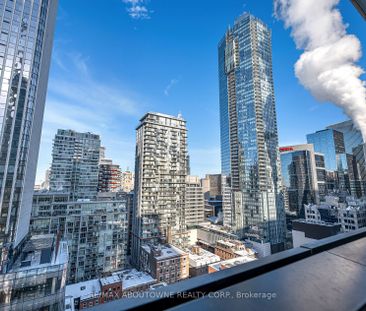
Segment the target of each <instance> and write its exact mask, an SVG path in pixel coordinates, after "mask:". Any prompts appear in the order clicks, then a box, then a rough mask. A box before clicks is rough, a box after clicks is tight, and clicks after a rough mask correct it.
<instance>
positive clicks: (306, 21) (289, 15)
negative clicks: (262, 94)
mask: <svg viewBox="0 0 366 311" xmlns="http://www.w3.org/2000/svg"><path fill="white" fill-rule="evenodd" d="M274 1H275V2H274V3H275V12H276V16H277V17H278V18H280V19H282V20H283V21H284V22H285V26H286V28H291V29H292V33H291V34H292V37H293V38H294V40H295V43H296V46H297V48H298V49H303V50H304V53H303V54H302V55H301V57H300V59H299V60H298V61H297V63H296V64H295V74H296V76H297V78H298V79H299V81H300V83H301V84H302V85H303V86H304V87H305V88H306V89H308V90H309V91H310V92H311V93H312V94H313V96H314V97H315V98H316V99H317V100H319V101H322V102H326V101H329V102H332V103H334V104H335V105H337V106H339V107H340V108H342V109H343V111H344V112H345V113H346V114H347V115H348V116H349V117H350V118H351V119H352V120H353V123H354V124H355V126H356V127H357V128H359V129H360V130H361V132H362V136H363V138H364V140H365V141H366V87H365V86H366V84H365V81H362V80H361V79H360V76H361V75H362V74H363V73H364V71H363V70H362V68H360V67H359V66H357V65H356V62H357V61H358V60H359V59H360V58H361V43H360V41H359V40H358V38H357V37H356V36H354V35H349V34H347V32H346V25H345V24H344V23H343V20H342V16H341V14H340V12H339V10H338V9H336V6H337V4H338V3H339V0H274Z"/></svg>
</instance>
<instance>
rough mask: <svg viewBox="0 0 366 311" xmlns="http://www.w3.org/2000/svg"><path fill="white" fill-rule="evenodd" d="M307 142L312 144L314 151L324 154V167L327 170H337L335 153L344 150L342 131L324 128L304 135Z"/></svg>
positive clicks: (341, 152)
mask: <svg viewBox="0 0 366 311" xmlns="http://www.w3.org/2000/svg"><path fill="white" fill-rule="evenodd" d="M306 139H307V141H308V144H313V145H314V150H315V152H320V153H322V154H324V158H325V168H326V169H327V171H336V170H337V157H336V155H337V154H343V153H345V152H346V148H345V145H344V136H343V133H342V132H338V131H336V130H334V129H326V130H322V131H317V132H315V133H312V134H308V135H306Z"/></svg>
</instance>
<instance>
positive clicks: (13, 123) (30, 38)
mask: <svg viewBox="0 0 366 311" xmlns="http://www.w3.org/2000/svg"><path fill="white" fill-rule="evenodd" d="M57 5H58V1H57V0H1V1H0V27H1V36H0V89H1V90H0V92H1V93H0V248H1V249H2V254H1V255H0V257H1V258H2V260H1V261H5V259H6V258H7V254H6V252H7V249H8V247H6V246H9V245H13V246H17V245H18V244H19V243H21V242H22V241H23V240H24V238H25V236H26V235H27V233H28V228H29V221H30V213H31V208H32V196H33V187H34V180H35V174H36V166H37V159H38V150H39V143H40V138H41V129H42V121H43V111H44V105H45V100H46V90H47V83H48V72H49V67H50V60H51V51H52V44H53V32H54V27H55V22H56V10H57ZM0 269H1V268H0Z"/></svg>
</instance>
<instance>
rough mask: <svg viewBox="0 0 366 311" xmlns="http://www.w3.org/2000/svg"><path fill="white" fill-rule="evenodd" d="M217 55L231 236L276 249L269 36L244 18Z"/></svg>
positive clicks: (278, 207) (279, 211) (280, 226)
mask: <svg viewBox="0 0 366 311" xmlns="http://www.w3.org/2000/svg"><path fill="white" fill-rule="evenodd" d="M218 52H219V85H220V127H221V161H222V174H223V175H224V176H229V177H230V181H231V189H232V195H233V199H232V202H234V203H232V204H231V208H232V209H233V212H232V213H231V214H232V215H233V217H234V218H235V220H234V223H235V225H234V227H235V231H236V233H238V234H239V235H241V236H242V237H251V238H253V239H258V240H261V241H265V242H271V245H272V248H273V250H276V249H279V248H280V247H281V245H282V244H283V240H284V206H283V195H282V192H281V181H280V180H281V176H280V160H279V151H278V134H277V122H276V108H275V98H274V86H273V76H272V44H271V31H270V29H269V28H268V27H267V26H266V25H265V24H264V23H263V22H262V21H260V20H259V19H257V18H256V17H254V16H252V15H250V14H248V13H245V14H243V15H242V16H240V17H239V18H238V19H237V20H236V22H235V24H234V27H233V28H232V29H228V30H227V32H226V34H225V36H224V37H223V39H222V40H221V41H220V43H219V47H218ZM233 205H235V206H233ZM237 205H239V206H237ZM227 214H230V213H227Z"/></svg>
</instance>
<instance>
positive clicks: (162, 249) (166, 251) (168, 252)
mask: <svg viewBox="0 0 366 311" xmlns="http://www.w3.org/2000/svg"><path fill="white" fill-rule="evenodd" d="M142 248H143V249H144V250H145V251H146V252H148V253H149V254H150V253H151V251H152V248H154V250H155V251H157V252H159V253H160V255H157V256H155V258H156V260H165V259H169V258H171V257H177V256H182V255H187V253H186V252H184V251H182V250H181V249H179V248H177V247H175V246H173V245H169V246H167V245H163V244H159V245H156V246H150V245H143V246H142Z"/></svg>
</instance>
